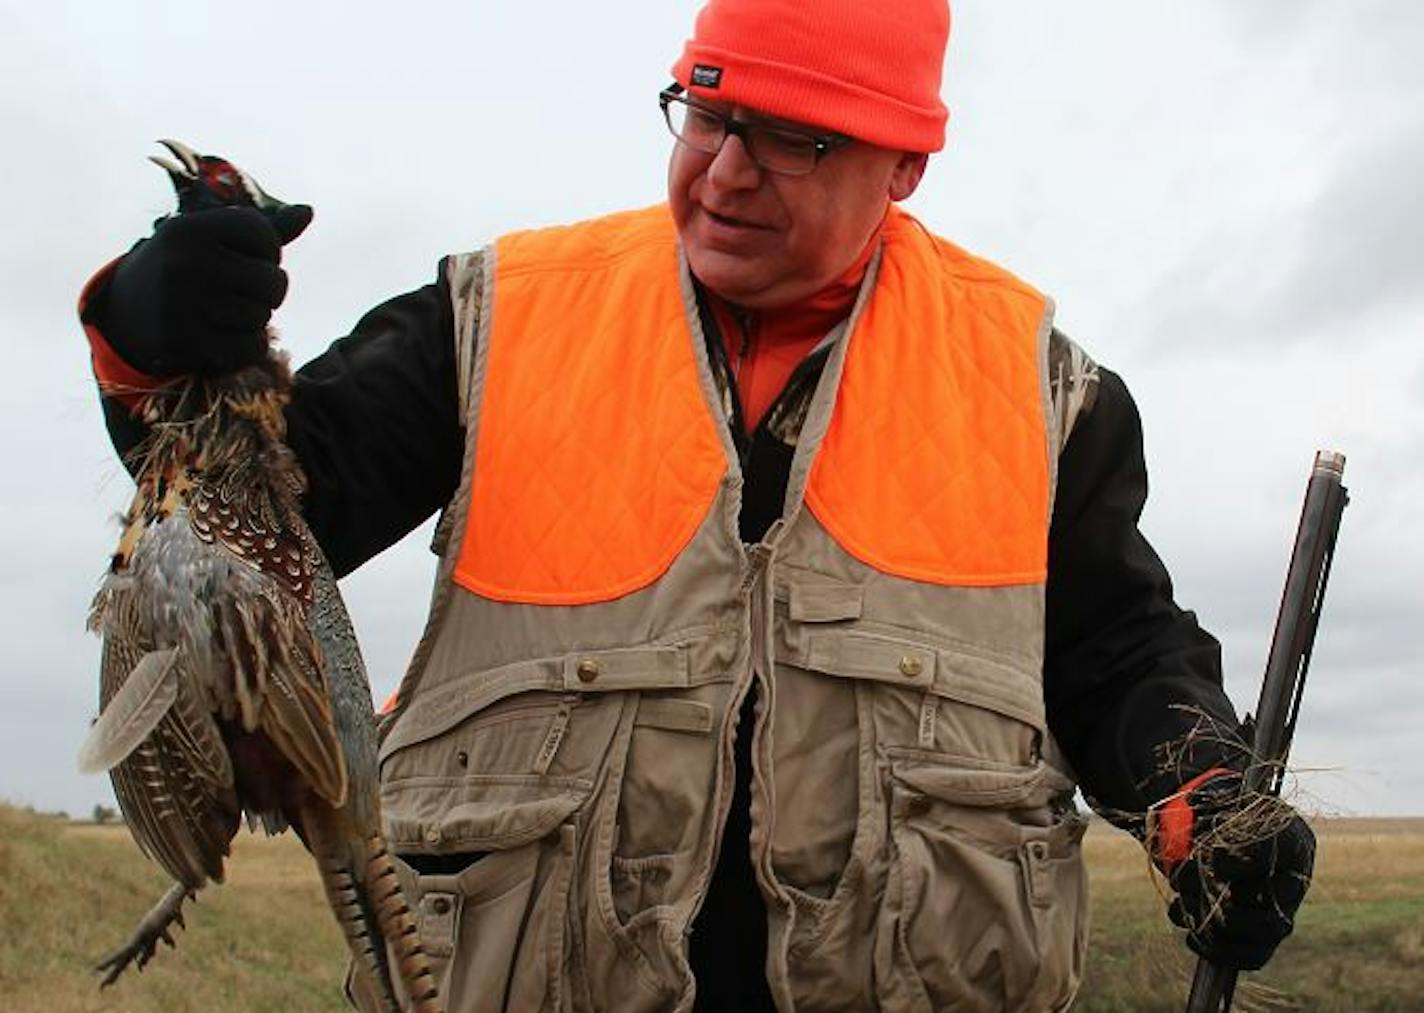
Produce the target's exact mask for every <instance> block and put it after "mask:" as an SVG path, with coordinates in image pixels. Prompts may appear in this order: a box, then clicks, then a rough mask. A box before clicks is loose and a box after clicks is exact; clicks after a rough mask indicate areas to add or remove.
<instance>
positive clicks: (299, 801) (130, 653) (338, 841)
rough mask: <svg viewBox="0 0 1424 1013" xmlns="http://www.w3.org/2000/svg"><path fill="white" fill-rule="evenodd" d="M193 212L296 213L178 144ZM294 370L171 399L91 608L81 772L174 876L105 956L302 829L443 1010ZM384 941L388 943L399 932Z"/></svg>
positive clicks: (396, 997)
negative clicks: (308, 487) (399, 872)
mask: <svg viewBox="0 0 1424 1013" xmlns="http://www.w3.org/2000/svg"><path fill="white" fill-rule="evenodd" d="M163 143H164V144H165V145H166V146H167V147H168V149H169V151H170V152H172V154H173V155H174V156H175V158H176V159H177V161H176V162H174V161H170V160H168V159H161V158H156V159H154V161H156V162H158V164H160V165H161V166H163V168H164V169H165V170H167V172H168V173H169V176H170V178H171V179H172V181H173V185H174V188H175V190H176V191H177V193H178V198H179V211H178V214H186V213H189V212H192V211H198V210H204V209H207V208H212V207H219V206H224V205H243V206H249V207H255V208H257V209H258V210H259V211H262V212H264V213H265V214H268V215H275V214H277V213H279V212H280V211H282V210H283V209H284V208H287V207H288V206H287V205H285V204H283V203H282V202H281V201H279V200H277V199H276V198H273V197H271V196H270V195H269V194H267V193H265V192H264V191H262V189H261V188H260V187H258V186H257V184H256V183H255V182H253V181H252V179H251V178H250V177H249V176H247V175H246V174H245V173H243V172H242V171H241V170H239V169H237V168H236V167H234V166H233V165H231V163H229V162H227V161H226V160H224V159H219V158H215V157H212V156H200V155H197V154H196V153H194V152H193V151H192V150H191V149H189V148H187V147H186V146H184V145H182V144H179V143H178V142H175V141H165V142H163ZM290 386H291V377H290V374H289V371H288V367H287V363H286V359H285V356H283V355H282V354H281V353H280V352H278V351H276V350H275V349H273V348H272V347H271V343H270V340H269V342H268V352H267V355H266V357H265V358H264V359H263V360H262V361H261V362H259V363H257V364H256V365H253V366H250V367H247V368H244V369H241V370H239V371H237V372H231V373H225V374H221V375H193V376H189V377H186V378H183V379H181V380H179V381H178V382H176V383H173V384H171V385H169V386H165V387H163V388H160V389H158V390H155V391H152V392H150V393H148V394H147V396H146V397H145V398H144V400H143V402H142V404H141V406H140V409H139V411H140V413H141V417H142V419H143V421H144V422H145V424H146V425H147V427H148V431H149V434H150V435H149V438H148V440H147V441H146V442H145V443H144V444H143V445H142V446H141V447H140V448H139V455H140V461H139V467H138V469H137V489H136V491H135V494H134V498H133V501H132V503H131V504H130V506H129V509H128V511H127V513H126V514H125V517H124V529H123V532H122V534H121V536H120V538H119V544H118V547H117V548H116V550H115V552H114V554H113V556H112V558H111V561H110V566H109V572H108V574H107V575H106V576H105V578H104V580H103V583H102V585H101V587H100V589H99V592H98V594H97V595H96V597H95V599H94V605H93V609H92V612H91V617H90V625H91V627H92V628H93V629H95V630H97V631H98V632H100V633H101V634H102V635H103V639H104V646H103V650H102V654H101V666H100V667H101V672H100V693H99V696H100V706H101V713H100V717H99V720H98V721H96V722H95V725H94V728H93V730H92V731H91V733H90V736H89V738H88V740H87V741H86V743H85V745H84V747H83V749H82V751H81V754H80V765H81V767H82V768H83V769H87V770H95V771H97V770H108V771H109V772H110V777H111V779H112V781H113V785H114V792H115V795H116V796H117V798H118V801H119V805H120V807H121V809H122V810H123V812H124V816H125V819H126V821H127V823H128V826H129V828H130V830H131V832H132V834H133V836H134V840H135V841H136V842H137V843H138V845H139V847H140V848H141V849H142V850H143V851H144V853H145V854H146V855H148V856H149V857H150V858H152V859H153V860H154V861H156V862H157V863H158V864H159V865H161V866H162V867H163V868H164V869H165V870H166V871H167V872H168V874H169V875H171V876H172V877H173V879H174V884H173V886H172V887H171V888H170V889H169V890H168V891H167V892H166V893H165V894H164V896H163V898H162V899H160V900H159V902H158V903H157V904H156V905H155V906H154V908H153V909H152V910H151V911H150V912H149V913H148V914H147V915H146V916H145V917H144V919H143V920H142V921H141V922H140V924H139V926H138V929H137V930H136V931H135V933H134V935H133V937H132V938H131V939H130V940H129V941H128V942H127V943H126V944H125V945H124V946H122V947H120V948H119V949H118V950H117V951H115V952H114V953H113V954H112V955H110V956H109V957H107V958H106V959H105V960H104V961H103V962H102V963H101V964H100V965H99V969H100V970H101V971H103V972H104V974H105V976H104V981H103V983H104V984H105V985H108V984H111V983H112V982H113V981H115V980H116V979H117V978H118V976H119V975H120V974H121V973H122V972H123V971H124V969H125V968H126V967H127V966H128V965H129V964H130V963H137V964H138V966H139V967H142V966H143V965H144V964H145V963H147V961H148V960H150V959H151V958H152V956H153V954H154V951H155V949H156V947H157V945H158V943H159V942H160V941H163V942H167V943H169V944H170V945H172V942H173V939H172V934H171V931H170V930H171V927H172V925H173V924H175V923H176V924H178V925H180V926H181V925H182V924H183V914H182V908H183V903H184V901H185V900H187V899H188V898H191V897H193V896H194V895H195V894H196V893H197V892H198V890H200V889H201V888H202V887H203V886H205V885H206V884H207V883H209V882H221V881H222V879H223V874H224V860H225V859H226V858H227V857H228V855H229V853H230V848H231V841H232V838H233V836H234V834H236V832H237V829H238V827H239V825H240V824H241V822H242V819H243V817H244V816H245V817H246V819H247V821H248V822H249V824H256V823H259V822H260V823H261V824H262V825H263V826H264V827H265V828H266V829H267V831H268V832H269V833H276V832H279V831H281V830H284V829H285V828H287V827H288V826H290V827H292V828H294V829H295V830H296V831H297V834H298V835H299V836H300V837H301V839H302V842H303V843H304V844H305V845H306V847H307V849H308V850H309V851H310V852H311V853H312V855H313V857H314V858H315V859H316V863H317V866H318V869H319V871H320V874H321V879H322V883H323V886H324V888H325V890H326V894H327V898H328V901H329V903H330V904H331V907H332V910H333V913H334V914H335V916H336V918H337V921H338V923H339V924H340V925H341V927H342V930H343V932H344V934H345V936H346V940H347V944H348V946H349V947H350V949H351V952H352V955H353V956H354V958H355V966H356V968H357V974H358V987H359V988H361V989H362V990H363V991H364V992H366V993H367V994H368V995H370V996H372V997H374V998H375V1001H376V1002H377V1003H379V1004H380V1005H382V1006H383V1007H384V1008H385V1009H387V1010H389V1011H392V1013H394V1011H396V1010H399V1009H401V999H402V997H408V998H409V1001H410V1003H411V1005H410V1006H409V1007H408V1008H410V1009H412V1010H416V1011H419V1013H437V1011H438V1010H439V1009H440V1005H439V1001H438V998H437V996H436V994H435V986H434V980H433V978H432V977H431V974H430V969H429V962H428V960H427V959H426V957H425V954H424V951H423V950H422V948H421V946H420V942H419V938H418V936H417V934H416V931H415V925H414V920H413V918H412V916H411V912H410V910H409V908H408V907H407V906H406V903H405V901H404V899H403V897H402V896H401V893H400V887H399V884H398V881H397V879H396V874H395V869H394V866H393V864H392V862H391V859H390V857H389V856H388V855H387V853H386V847H385V843H384V841H383V840H382V837H381V833H380V818H379V803H378V799H377V783H376V735H375V718H374V714H373V712H372V708H371V696H370V688H369V685H368V683H367V680H366V672H365V668H364V666H363V664H362V662H361V657H360V653H359V650H358V649H357V645H356V639H355V635H354V633H353V632H352V629H351V623H350V619H349V617H348V616H347V614H346V609H345V607H344V605H343V604H342V601H341V597H340V594H339V593H338V591H337V588H336V581H335V578H334V576H333V574H332V572H331V568H330V566H328V564H327V562H326V560H325V558H324V557H323V555H322V553H321V549H320V547H319V546H318V545H317V543H316V541H315V539H314V538H313V537H312V534H311V532H310V530H309V529H308V528H307V526H306V524H305V522H304V521H303V519H302V514H301V509H300V497H301V493H302V491H303V488H304V484H305V481H304V478H303V475H302V471H301V468H300V467H299V465H298V463H297V461H296V458H295V457H294V455H293V454H292V452H291V451H290V450H289V449H288V448H287V446H286V444H285V442H284V437H285V416H284V407H285V405H286V403H287V400H288V397H289V391H290ZM383 941H384V943H383Z"/></svg>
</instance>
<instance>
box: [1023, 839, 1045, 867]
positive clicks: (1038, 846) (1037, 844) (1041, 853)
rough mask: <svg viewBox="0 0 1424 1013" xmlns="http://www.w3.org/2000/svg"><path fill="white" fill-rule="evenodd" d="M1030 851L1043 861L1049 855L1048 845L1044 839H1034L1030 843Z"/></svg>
mask: <svg viewBox="0 0 1424 1013" xmlns="http://www.w3.org/2000/svg"><path fill="white" fill-rule="evenodd" d="M1028 853H1029V854H1030V855H1032V856H1033V857H1034V858H1035V859H1037V860H1038V861H1040V862H1041V861H1043V860H1044V859H1045V858H1047V857H1048V845H1047V844H1045V843H1044V842H1043V841H1034V842H1032V843H1031V844H1029V846H1028Z"/></svg>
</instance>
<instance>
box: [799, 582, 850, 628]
mask: <svg viewBox="0 0 1424 1013" xmlns="http://www.w3.org/2000/svg"><path fill="white" fill-rule="evenodd" d="M785 590H786V599H785V600H786V606H787V614H788V615H790V617H791V618H792V619H793V620H795V621H796V622H802V623H834V622H838V621H840V620H843V619H859V618H860V614H861V610H862V609H863V607H864V604H865V589H864V588H862V587H861V586H860V585H858V584H833V583H830V582H825V581H806V580H792V581H788V582H787V584H786V588H785ZM778 597H780V595H778Z"/></svg>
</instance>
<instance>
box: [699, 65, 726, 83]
mask: <svg viewBox="0 0 1424 1013" xmlns="http://www.w3.org/2000/svg"><path fill="white" fill-rule="evenodd" d="M692 83H693V84H694V85H696V86H697V87H698V88H717V87H719V86H720V85H721V84H722V68H721V67H711V66H708V65H707V64H705V63H698V64H694V65H693V67H692Z"/></svg>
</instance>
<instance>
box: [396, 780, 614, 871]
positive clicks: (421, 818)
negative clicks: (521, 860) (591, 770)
mask: <svg viewBox="0 0 1424 1013" xmlns="http://www.w3.org/2000/svg"><path fill="white" fill-rule="evenodd" d="M591 791H592V784H591V782H588V781H582V780H575V779H573V778H557V779H555V778H538V777H517V776H504V777H469V778H466V779H463V780H461V781H458V782H454V783H452V779H450V778H412V779H409V780H405V781H397V782H394V783H391V784H387V785H386V786H385V788H384V790H383V791H382V793H381V805H382V809H383V814H384V821H383V822H384V825H385V832H386V841H387V844H388V845H389V847H390V848H391V850H392V851H398V852H415V853H426V854H431V853H434V854H450V853H454V852H464V851H507V850H509V849H510V848H517V847H519V846H520V845H523V844H528V843H529V842H531V841H535V840H538V839H539V838H541V837H543V836H545V835H546V834H549V833H552V832H553V831H554V829H555V828H557V827H558V826H559V825H560V824H561V823H563V822H564V820H566V819H567V818H568V817H569V816H570V815H571V814H572V813H573V812H574V810H576V809H577V808H578V807H579V806H580V805H582V804H583V803H584V801H585V800H586V799H587V798H588V796H589V793H590V792H591Z"/></svg>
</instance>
